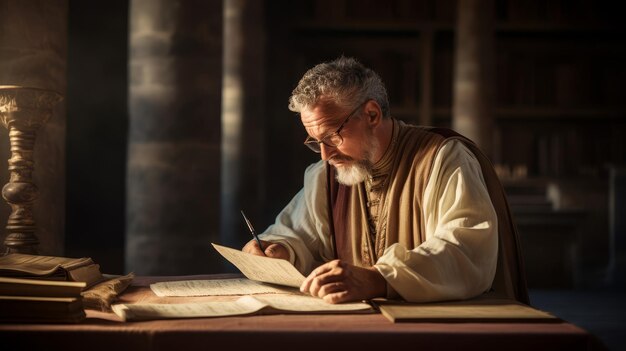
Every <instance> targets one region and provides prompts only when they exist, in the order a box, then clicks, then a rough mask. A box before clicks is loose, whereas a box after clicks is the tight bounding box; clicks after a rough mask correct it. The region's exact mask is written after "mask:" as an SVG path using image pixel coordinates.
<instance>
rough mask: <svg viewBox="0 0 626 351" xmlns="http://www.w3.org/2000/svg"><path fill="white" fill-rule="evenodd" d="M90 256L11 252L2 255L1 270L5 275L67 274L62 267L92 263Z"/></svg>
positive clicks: (68, 267) (67, 267) (71, 267)
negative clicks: (39, 254) (70, 256)
mask: <svg viewBox="0 0 626 351" xmlns="http://www.w3.org/2000/svg"><path fill="white" fill-rule="evenodd" d="M92 263H93V261H92V260H91V259H90V258H87V257H83V258H69V257H56V256H38V255H27V254H17V253H13V254H9V255H6V256H0V272H2V274H3V275H5V276H29V275H33V276H46V275H51V274H56V273H58V274H62V275H65V273H64V272H63V271H60V269H61V268H62V269H65V270H71V269H73V268H76V267H81V266H85V265H89V264H92Z"/></svg>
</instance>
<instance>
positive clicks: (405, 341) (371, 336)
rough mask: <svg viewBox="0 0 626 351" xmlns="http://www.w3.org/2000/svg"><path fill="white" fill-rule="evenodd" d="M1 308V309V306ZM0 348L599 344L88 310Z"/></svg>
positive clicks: (524, 328)
mask: <svg viewBox="0 0 626 351" xmlns="http://www.w3.org/2000/svg"><path fill="white" fill-rule="evenodd" d="M211 277H213V278H216V277H223V276H216V275H212V276H193V277H138V278H136V279H135V281H134V282H133V285H132V286H131V287H129V289H128V290H127V291H126V292H125V293H124V294H123V295H122V296H121V297H120V298H121V300H122V301H123V302H125V303H128V302H138V301H142V302H168V303H172V302H173V303H175V302H183V301H185V302H189V301H190V300H192V301H203V300H207V299H210V297H201V298H159V297H157V296H156V295H154V294H153V293H152V292H151V291H150V289H149V284H150V283H152V282H156V281H164V280H186V279H208V278H211ZM0 313H1V312H0ZM0 342H1V344H0V349H2V350H7V351H8V350H11V351H12V350H37V349H41V350H68V351H69V350H83V351H84V350H90V351H91V350H107V351H120V350H168V351H170V350H176V351H183V350H185V351H186V350H320V351H329V350H344V351H348V350H350V351H351V350H357V351H360V350H378V351H391V350H399V351H400V350H438V351H441V350H458V351H461V350H462V351H466V350H533V351H538V350H551V351H552V350H598V349H602V345H601V344H600V343H599V342H598V341H597V339H596V338H595V337H594V336H593V335H591V334H589V333H588V332H586V331H585V330H583V329H581V328H579V327H577V326H575V325H572V324H569V323H566V322H562V323H402V324H394V323H391V322H390V321H389V320H387V319H386V318H385V317H383V316H382V315H380V314H354V315H266V316H246V317H225V318H198V319H180V320H158V321H145V322H134V323H124V322H121V321H120V319H119V318H117V316H116V315H114V314H112V313H104V312H99V311H91V310H88V311H87V319H86V320H85V321H84V322H83V323H80V324H76V325H70V324H61V325H53V324H0Z"/></svg>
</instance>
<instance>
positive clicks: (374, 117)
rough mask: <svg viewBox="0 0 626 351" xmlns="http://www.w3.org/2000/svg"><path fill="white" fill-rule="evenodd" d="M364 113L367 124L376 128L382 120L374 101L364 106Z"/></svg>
mask: <svg viewBox="0 0 626 351" xmlns="http://www.w3.org/2000/svg"><path fill="white" fill-rule="evenodd" d="M365 113H367V117H368V123H369V124H370V125H372V126H377V125H378V124H380V122H381V121H382V119H383V111H382V110H381V109H380V105H378V103H377V102H376V101H375V100H370V101H368V102H367V103H366V104H365Z"/></svg>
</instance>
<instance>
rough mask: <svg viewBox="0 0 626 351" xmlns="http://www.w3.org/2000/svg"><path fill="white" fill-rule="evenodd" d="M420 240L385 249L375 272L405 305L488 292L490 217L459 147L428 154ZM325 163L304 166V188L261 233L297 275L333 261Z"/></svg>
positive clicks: (481, 184) (493, 234)
mask: <svg viewBox="0 0 626 351" xmlns="http://www.w3.org/2000/svg"><path fill="white" fill-rule="evenodd" d="M421 203H422V204H423V212H424V214H425V232H426V233H425V239H426V240H425V241H424V242H423V243H421V244H420V245H419V246H417V247H411V248H407V247H402V246H401V245H400V244H392V245H390V246H389V247H388V248H387V249H386V250H385V252H384V254H383V255H382V256H381V257H380V258H378V260H377V262H376V263H375V265H374V267H376V269H378V271H379V272H380V273H381V274H382V275H383V277H384V278H385V279H386V280H387V283H388V284H389V285H390V286H391V287H392V288H393V289H394V290H395V291H396V292H397V293H398V294H399V295H400V296H401V297H402V298H404V299H405V300H407V301H413V302H427V301H440V300H450V299H465V298H470V297H473V296H476V295H479V294H481V293H483V292H485V291H487V290H488V289H489V288H490V286H491V284H492V281H493V278H494V275H495V270H496V262H497V253H498V235H497V216H496V213H495V211H494V208H493V205H492V203H491V201H490V198H489V194H488V192H487V189H486V185H485V181H484V180H483V177H482V173H481V168H480V164H479V163H478V161H477V159H476V157H475V156H474V154H473V153H472V152H471V151H469V150H468V149H467V148H466V147H465V146H464V145H463V144H462V143H461V142H460V141H458V140H455V139H452V140H449V141H447V142H446V143H445V144H444V145H443V146H442V147H441V148H440V149H439V151H438V152H437V155H436V156H435V160H434V165H433V168H432V173H431V175H430V177H429V180H428V182H427V184H426V189H425V191H424V194H423V199H422V201H421ZM328 223H329V220H328V210H327V197H326V172H325V164H324V162H322V161H320V162H317V163H315V164H313V165H311V166H309V167H308V168H307V170H306V172H305V175H304V187H303V189H302V190H301V191H300V192H298V194H296V196H295V197H294V198H293V199H292V201H291V202H290V203H289V204H288V205H287V206H286V207H285V208H284V209H283V210H282V212H281V213H280V214H279V215H278V216H277V218H276V222H275V223H274V224H273V225H271V226H270V227H269V228H268V229H267V230H266V231H265V232H264V233H263V234H261V238H262V239H263V240H268V241H273V242H279V243H282V244H284V245H285V246H286V247H287V249H288V250H289V252H290V261H291V262H292V263H293V264H294V265H295V266H296V268H298V270H300V271H301V272H302V273H304V274H308V273H309V272H310V271H311V270H312V269H314V268H315V267H317V266H319V265H320V264H322V263H324V262H327V261H329V260H332V259H334V254H333V248H332V238H331V236H330V234H329V225H328Z"/></svg>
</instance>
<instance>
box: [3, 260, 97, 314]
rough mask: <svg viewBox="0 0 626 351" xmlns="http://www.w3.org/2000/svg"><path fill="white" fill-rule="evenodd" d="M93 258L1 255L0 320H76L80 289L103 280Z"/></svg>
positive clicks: (81, 311)
mask: <svg viewBox="0 0 626 351" xmlns="http://www.w3.org/2000/svg"><path fill="white" fill-rule="evenodd" d="M103 280H104V278H103V276H102V273H101V272H100V266H99V265H97V264H95V263H94V262H93V261H92V260H91V259H90V258H67V257H52V256H37V255H25V254H9V255H6V256H2V257H0V311H1V313H0V321H2V322H34V323H77V322H80V321H82V320H83V319H84V318H85V310H84V306H83V298H82V296H81V292H82V291H83V290H85V289H87V288H89V287H91V286H94V285H96V284H98V283H99V282H101V281H103Z"/></svg>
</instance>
